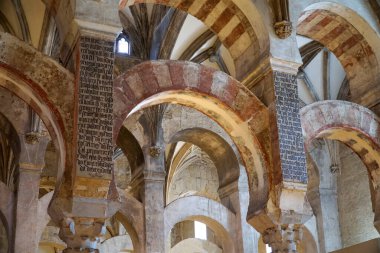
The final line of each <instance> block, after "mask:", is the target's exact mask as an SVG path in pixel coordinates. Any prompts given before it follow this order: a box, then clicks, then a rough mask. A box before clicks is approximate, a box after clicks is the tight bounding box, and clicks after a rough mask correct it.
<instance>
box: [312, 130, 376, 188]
mask: <svg viewBox="0 0 380 253" xmlns="http://www.w3.org/2000/svg"><path fill="white" fill-rule="evenodd" d="M359 136H360V137H359ZM320 138H326V139H329V140H335V141H340V142H342V143H343V144H345V145H346V146H348V147H349V148H350V149H351V150H352V151H354V152H355V153H356V154H357V155H358V156H359V157H360V159H361V160H362V162H363V164H364V165H365V166H366V168H367V170H368V173H369V175H370V178H371V179H372V183H373V184H374V186H377V185H378V184H379V183H380V182H379V179H380V178H379V176H378V175H377V173H376V172H375V171H374V169H375V170H376V168H373V167H374V164H373V163H374V162H375V163H376V164H377V165H380V147H379V146H378V145H377V144H376V143H375V142H374V141H373V139H372V138H370V137H369V136H368V135H367V134H366V133H364V132H362V131H361V130H359V129H356V128H352V127H348V126H346V125H342V126H338V125H334V126H326V129H322V130H321V131H319V132H318V133H317V134H316V136H315V139H320ZM362 150H365V151H364V152H365V153H364V154H362V153H361V151H362ZM369 157H371V159H369Z"/></svg>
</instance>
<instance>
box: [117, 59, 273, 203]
mask: <svg viewBox="0 0 380 253" xmlns="http://www.w3.org/2000/svg"><path fill="white" fill-rule="evenodd" d="M161 103H176V104H181V105H184V106H188V107H191V108H194V109H196V110H198V111H200V112H202V113H204V114H205V115H207V116H208V117H210V118H211V119H213V120H214V121H215V122H217V123H218V124H219V125H220V126H221V127H222V128H223V129H224V130H225V131H226V133H227V134H229V135H230V137H231V139H232V140H233V141H234V143H235V145H236V146H237V148H238V150H239V152H240V156H241V158H242V160H243V162H244V164H245V167H246V170H247V174H248V181H249V186H250V193H251V194H250V197H251V200H250V204H251V205H253V206H255V207H257V208H252V209H254V210H258V209H260V208H262V207H264V205H265V203H266V200H267V197H268V188H269V184H268V178H267V173H268V163H269V162H268V160H269V158H268V154H267V153H266V152H265V150H264V149H263V145H264V143H260V141H259V139H258V136H257V135H260V134H261V133H262V132H265V131H268V129H269V126H268V125H269V119H268V109H267V108H266V107H265V106H264V105H263V104H262V103H261V102H260V101H259V100H258V99H257V98H256V97H255V96H254V95H253V94H252V93H251V92H250V91H249V90H247V89H246V88H245V87H244V86H242V85H241V84H240V83H239V82H237V81H236V80H235V79H233V78H231V77H229V76H228V75H226V74H224V73H223V72H220V71H216V70H214V69H212V68H209V67H206V66H203V65H200V64H195V63H190V62H179V61H149V62H144V63H141V64H139V65H137V66H135V67H133V68H132V69H130V70H128V71H126V72H125V73H123V74H122V75H120V76H118V77H117V78H116V79H115V83H114V141H115V140H117V139H118V138H117V137H118V134H119V130H120V128H121V126H122V124H123V122H124V120H125V119H126V118H127V116H128V115H129V114H130V113H133V112H134V111H137V110H140V109H143V108H146V107H149V106H153V105H157V104H161Z"/></svg>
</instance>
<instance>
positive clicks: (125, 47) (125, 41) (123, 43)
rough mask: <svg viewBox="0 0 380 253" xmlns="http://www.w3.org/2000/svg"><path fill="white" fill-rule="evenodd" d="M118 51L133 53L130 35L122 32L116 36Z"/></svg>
mask: <svg viewBox="0 0 380 253" xmlns="http://www.w3.org/2000/svg"><path fill="white" fill-rule="evenodd" d="M115 50H116V53H118V54H127V55H130V54H131V43H130V40H129V38H128V36H127V35H126V34H125V33H124V32H121V33H120V34H119V36H117V38H116V49H115Z"/></svg>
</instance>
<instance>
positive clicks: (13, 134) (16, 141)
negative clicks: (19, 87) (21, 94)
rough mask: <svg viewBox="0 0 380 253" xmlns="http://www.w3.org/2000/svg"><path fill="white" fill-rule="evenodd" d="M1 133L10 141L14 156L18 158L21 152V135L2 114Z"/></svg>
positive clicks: (0, 114) (0, 120) (0, 121)
mask: <svg viewBox="0 0 380 253" xmlns="http://www.w3.org/2000/svg"><path fill="white" fill-rule="evenodd" d="M0 132H2V133H3V134H5V136H6V138H7V139H8V141H9V143H10V145H11V147H12V150H13V154H14V155H15V157H16V158H17V157H18V156H19V154H20V151H21V146H20V145H21V144H20V138H19V135H18V133H17V131H16V129H15V128H14V126H13V125H12V123H11V122H10V121H9V119H8V118H7V117H5V116H4V115H3V114H2V113H1V112H0Z"/></svg>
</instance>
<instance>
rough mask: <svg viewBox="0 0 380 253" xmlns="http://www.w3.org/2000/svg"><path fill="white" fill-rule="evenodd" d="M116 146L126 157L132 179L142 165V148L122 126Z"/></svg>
mask: <svg viewBox="0 0 380 253" xmlns="http://www.w3.org/2000/svg"><path fill="white" fill-rule="evenodd" d="M116 144H117V146H118V147H119V148H120V149H121V150H122V151H123V153H124V155H125V156H126V157H127V160H128V163H129V166H130V167H131V173H132V178H133V177H134V176H135V175H136V173H137V171H138V170H139V168H140V167H141V166H143V165H144V154H143V151H142V148H141V146H140V144H139V142H138V140H137V139H136V138H135V136H134V135H133V134H132V133H131V132H130V131H129V130H128V129H127V128H126V127H124V126H122V127H121V128H120V133H119V135H118V139H117V141H116Z"/></svg>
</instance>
